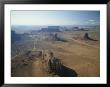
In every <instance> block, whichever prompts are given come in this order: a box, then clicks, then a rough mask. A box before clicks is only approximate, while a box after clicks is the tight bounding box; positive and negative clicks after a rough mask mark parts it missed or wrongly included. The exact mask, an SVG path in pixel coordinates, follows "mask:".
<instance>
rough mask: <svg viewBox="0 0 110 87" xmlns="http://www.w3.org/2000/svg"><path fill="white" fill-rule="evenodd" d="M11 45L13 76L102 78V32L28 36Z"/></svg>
mask: <svg viewBox="0 0 110 87" xmlns="http://www.w3.org/2000/svg"><path fill="white" fill-rule="evenodd" d="M22 38H23V40H21V41H16V42H15V43H13V44H12V47H11V48H12V51H11V55H12V58H11V76H12V77H99V76H100V32H99V31H83V30H80V31H62V32H51V33H50V32H36V33H32V34H25V35H24V36H22Z"/></svg>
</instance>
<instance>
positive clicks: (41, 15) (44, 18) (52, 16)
mask: <svg viewBox="0 0 110 87" xmlns="http://www.w3.org/2000/svg"><path fill="white" fill-rule="evenodd" d="M99 24H100V11H58V10H57V11H11V25H99Z"/></svg>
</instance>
